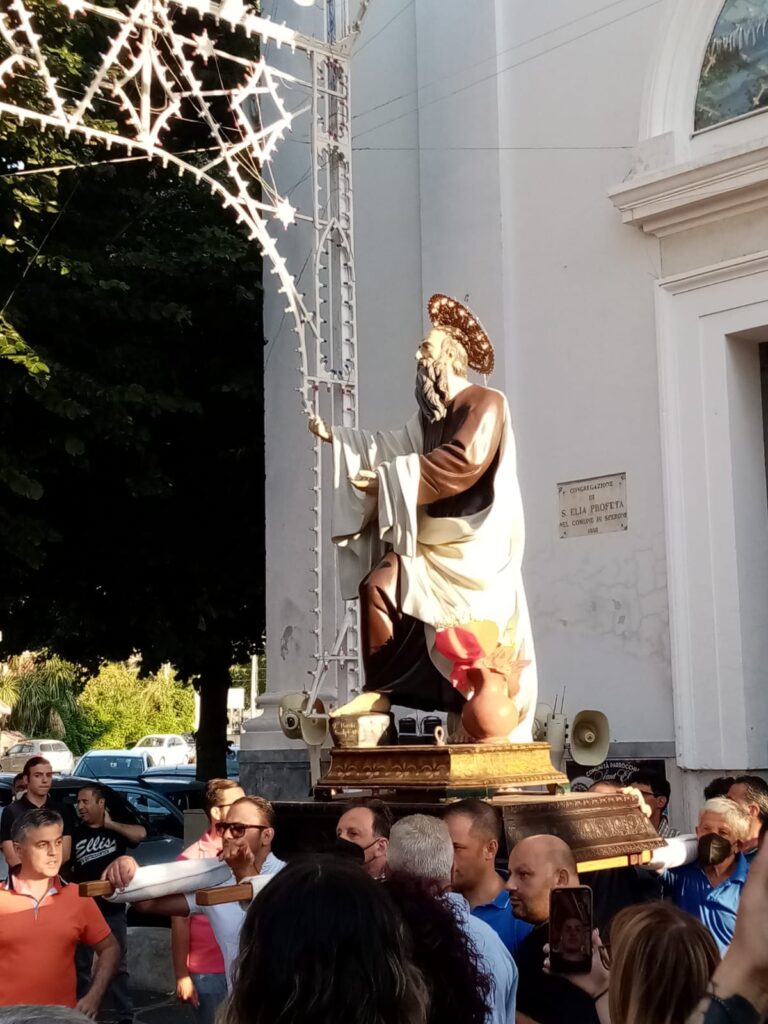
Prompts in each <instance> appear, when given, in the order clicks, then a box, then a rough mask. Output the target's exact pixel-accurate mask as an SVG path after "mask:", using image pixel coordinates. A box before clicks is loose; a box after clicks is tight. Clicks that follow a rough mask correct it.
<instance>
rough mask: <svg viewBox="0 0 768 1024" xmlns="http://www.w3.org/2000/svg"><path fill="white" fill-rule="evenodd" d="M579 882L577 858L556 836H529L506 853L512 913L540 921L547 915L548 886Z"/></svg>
mask: <svg viewBox="0 0 768 1024" xmlns="http://www.w3.org/2000/svg"><path fill="white" fill-rule="evenodd" d="M578 884H579V875H578V872H577V870H576V858H575V857H574V855H573V851H572V850H571V848H570V847H569V846H568V844H567V843H565V842H563V840H562V839H560V838H559V837H558V836H528V837H527V838H525V839H521V840H520V842H519V843H517V845H516V846H515V847H514V848H513V849H512V852H511V853H510V855H509V879H508V880H507V886H506V887H507V890H508V891H509V898H510V901H511V903H512V912H513V913H514V915H515V917H520V918H522V919H523V920H524V921H530V922H531V923H532V924H540V923H542V922H543V921H546V920H547V918H548V917H549V892H550V889H555V888H564V887H568V888H570V887H572V886H574V885H578Z"/></svg>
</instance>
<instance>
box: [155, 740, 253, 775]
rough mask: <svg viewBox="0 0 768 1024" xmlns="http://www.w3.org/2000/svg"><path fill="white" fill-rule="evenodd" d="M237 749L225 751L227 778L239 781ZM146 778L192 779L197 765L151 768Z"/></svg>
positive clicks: (231, 748) (231, 747)
mask: <svg viewBox="0 0 768 1024" xmlns="http://www.w3.org/2000/svg"><path fill="white" fill-rule="evenodd" d="M239 750H240V748H239V747H233V746H232V745H230V748H229V750H228V751H227V778H229V779H235V780H239V778H240V765H239V762H238V760H237V755H238V753H239ZM143 774H144V775H145V776H146V777H147V778H160V777H163V778H166V779H177V778H189V779H194V778H195V775H196V774H197V765H195V764H177V765H165V766H164V767H162V768H158V767H153V768H149V769H147V771H146V772H144V773H143Z"/></svg>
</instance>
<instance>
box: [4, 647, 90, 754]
mask: <svg viewBox="0 0 768 1024" xmlns="http://www.w3.org/2000/svg"><path fill="white" fill-rule="evenodd" d="M4 668H5V671H4V672H3V676H2V679H3V686H2V698H3V700H5V701H6V702H7V703H8V704H11V705H12V707H13V712H12V714H11V716H10V721H9V723H8V724H9V726H10V728H11V729H14V730H18V732H21V733H24V735H26V736H29V737H30V738H33V737H34V738H38V739H44V738H51V739H60V740H64V741H65V742H66V743H67V746H68V747H69V748H70V750H72V751H73V753H75V754H80V753H82V752H83V751H84V750H87V749H88V747H89V746H91V744H92V743H93V742H94V740H95V739H96V737H97V736H98V733H99V727H98V725H97V724H96V723H95V722H94V721H93V720H92V718H91V716H90V715H89V713H88V712H87V710H85V709H84V708H82V707H80V705H79V703H78V699H77V694H78V692H79V690H80V688H81V686H82V674H81V671H80V669H79V668H78V667H77V665H75V664H73V663H72V662H69V661H64V660H63V659H62V658H60V657H58V655H51V656H50V657H45V656H42V657H38V656H35V655H33V654H24V655H22V656H21V657H16V658H11V659H9V662H8V663H7V664H6V666H4Z"/></svg>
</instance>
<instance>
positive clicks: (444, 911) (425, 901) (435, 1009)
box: [384, 874, 492, 1024]
mask: <svg viewBox="0 0 768 1024" xmlns="http://www.w3.org/2000/svg"><path fill="white" fill-rule="evenodd" d="M384 887H385V888H386V889H388V890H389V892H390V894H391V896H392V898H393V899H394V901H395V903H396V904H397V906H398V908H399V910H400V912H401V914H402V915H403V917H404V918H405V923H406V924H407V925H408V927H409V928H410V930H411V934H412V936H413V962H414V964H415V965H416V967H418V969H419V970H420V971H421V973H422V975H423V977H424V981H425V983H426V986H427V991H428V992H429V1015H428V1017H427V1021H428V1024H445V1022H447V1021H461V1024H485V1022H486V1021H487V1020H488V1017H489V1014H490V1012H491V985H492V982H491V978H490V976H489V975H488V974H487V973H486V972H485V970H484V968H483V966H482V964H481V960H480V958H479V956H478V953H477V950H476V949H475V947H474V946H473V945H472V941H471V939H470V938H469V936H468V935H467V933H466V932H465V931H464V930H463V928H462V927H461V926H460V924H459V922H458V920H457V919H456V915H455V913H454V911H453V909H452V907H451V904H450V903H447V902H446V901H445V900H442V899H441V898H440V897H441V895H442V893H441V892H440V888H439V886H437V885H436V884H434V883H430V882H427V881H425V880H424V879H422V878H416V877H414V876H413V875H407V874H393V875H391V876H390V877H389V878H388V879H387V881H386V882H385V883H384Z"/></svg>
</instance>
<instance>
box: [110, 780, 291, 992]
mask: <svg viewBox="0 0 768 1024" xmlns="http://www.w3.org/2000/svg"><path fill="white" fill-rule="evenodd" d="M215 830H216V833H217V835H219V836H221V839H222V850H221V854H220V856H221V859H222V860H224V861H226V863H227V864H228V865H229V867H230V869H231V871H232V874H231V876H230V877H229V878H226V879H225V880H224V881H223V882H222V883H221V885H234V884H235V883H237V882H241V881H242V880H243V879H245V878H250V877H251V876H252V875H274V874H277V872H278V871H280V870H281V868H283V867H285V862H284V861H282V860H280V859H279V858H278V857H276V856H275V855H274V854H273V853H272V840H273V839H274V836H275V827H274V811H273V809H272V804H270V802H269V801H268V800H264V799H263V797H260V796H245V797H242V798H241V799H240V800H236V801H235V802H234V803H233V804H232V806H231V807H230V808H229V813H228V815H227V820H226V821H217V822H216V824H215ZM137 867H138V865H137V863H136V861H135V860H134V859H133V858H132V857H120V858H118V859H117V860H116V861H114V862H113V863H112V864H110V866H109V867H108V868H107V870H106V872H105V873H104V877H105V878H106V879H107V881H109V882H112V884H113V885H114V886H116V887H117V888H118V889H124V888H125V887H126V886H127V885H129V884H130V882H131V881H132V880H133V877H134V875H135V874H136V869H137ZM134 906H135V907H136V909H137V910H140V911H143V912H145V913H148V914H168V915H170V916H171V917H188V916H189V915H195V914H205V916H206V917H207V918H208V920H209V922H210V925H211V928H212V929H213V934H214V935H215V937H216V941H217V943H218V944H219V949H220V950H221V955H222V957H223V960H224V972H225V974H226V977H227V985H228V986H231V984H232V966H233V964H234V962H235V960H236V959H237V952H238V948H239V945H240V929H241V928H242V926H243V921H244V920H245V915H246V911H247V907H243V906H242V905H241V904H240V903H223V904H221V905H219V906H214V907H200V906H198V905H197V903H196V902H195V894H194V893H188V894H186V895H182V894H180V893H179V894H176V895H174V896H160V897H157V898H156V899H148V900H138V901H137V902H136V903H134Z"/></svg>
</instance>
